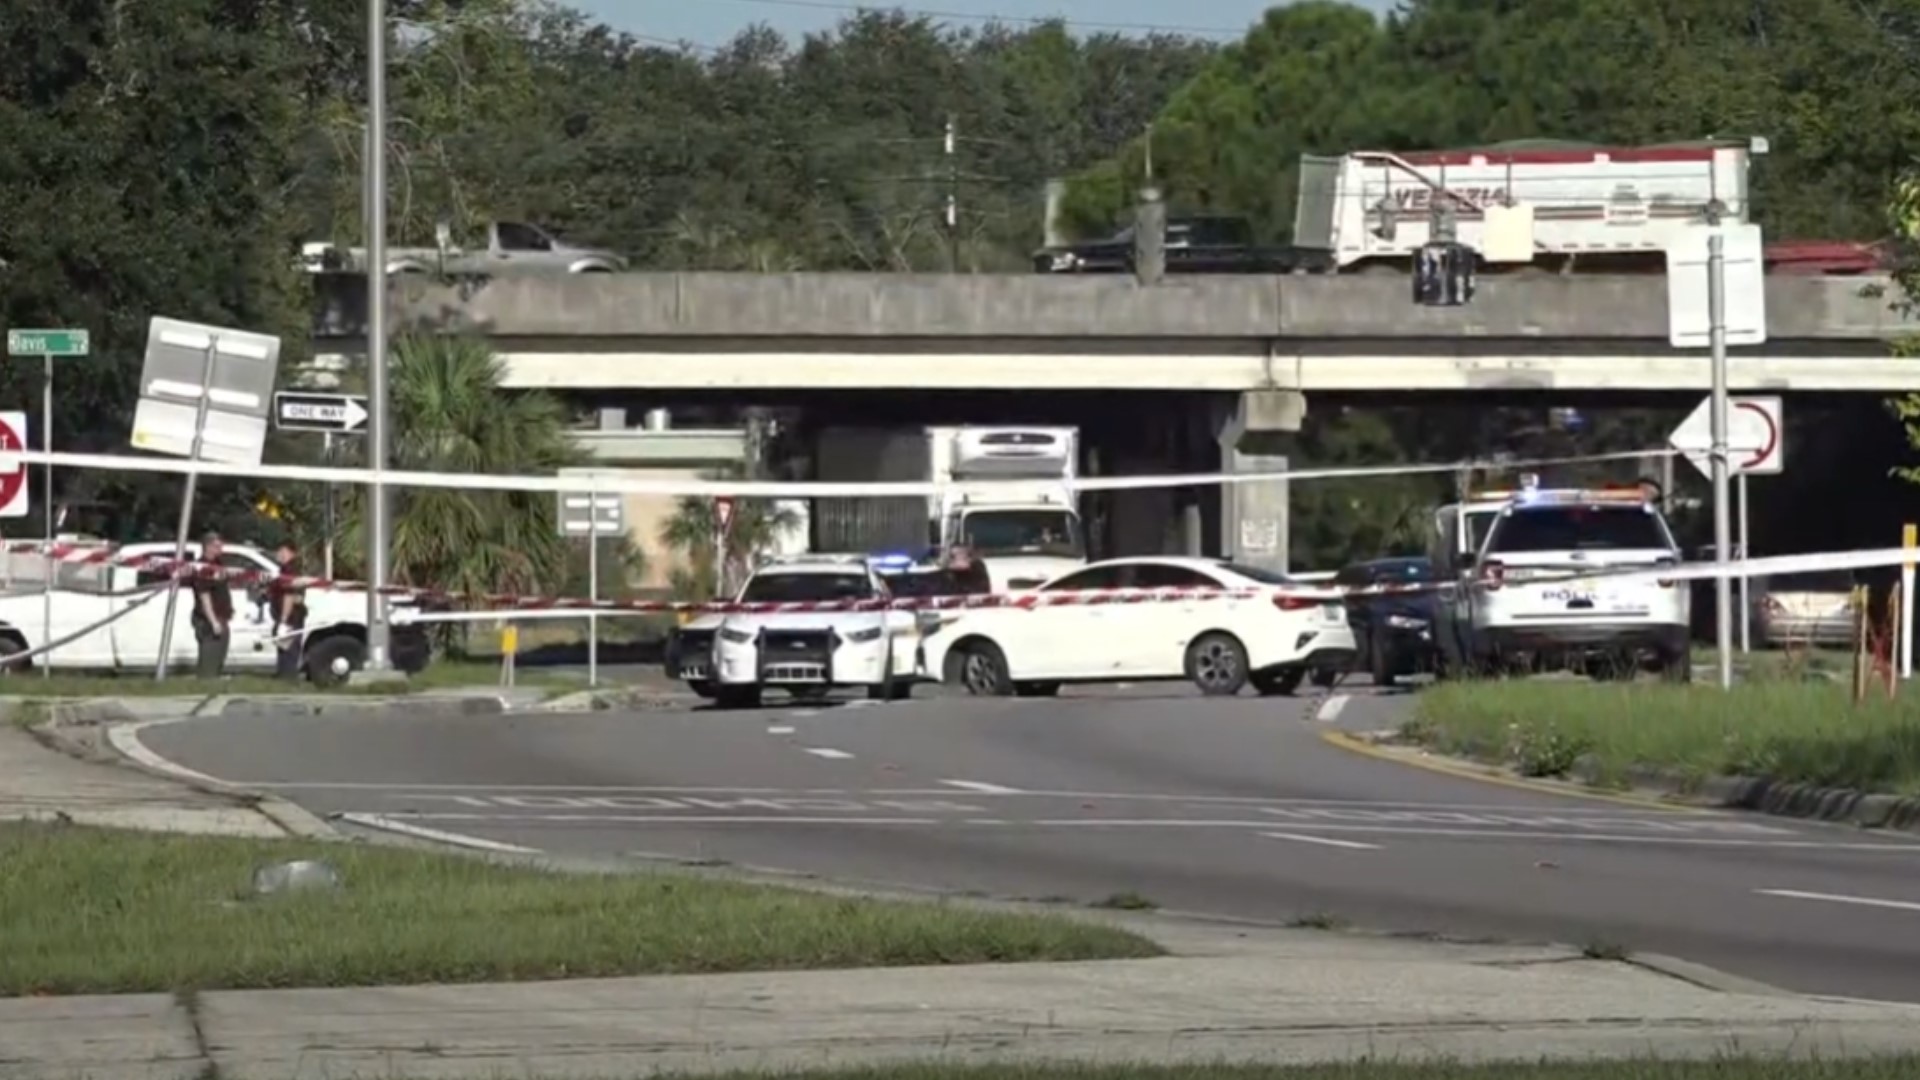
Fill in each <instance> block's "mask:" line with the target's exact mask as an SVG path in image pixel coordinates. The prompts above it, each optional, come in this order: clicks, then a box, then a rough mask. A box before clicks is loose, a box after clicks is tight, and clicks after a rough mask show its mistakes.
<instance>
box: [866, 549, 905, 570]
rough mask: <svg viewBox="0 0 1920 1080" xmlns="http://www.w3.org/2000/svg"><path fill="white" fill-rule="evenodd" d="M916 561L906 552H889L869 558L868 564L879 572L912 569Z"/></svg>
mask: <svg viewBox="0 0 1920 1080" xmlns="http://www.w3.org/2000/svg"><path fill="white" fill-rule="evenodd" d="M915 561H916V560H915V559H914V557H913V556H911V555H908V554H906V553H905V552H889V553H887V554H884V555H871V556H868V558H867V562H868V563H870V564H872V565H873V567H874V568H875V569H877V570H906V569H910V568H911V567H912V566H913V564H914V562H915Z"/></svg>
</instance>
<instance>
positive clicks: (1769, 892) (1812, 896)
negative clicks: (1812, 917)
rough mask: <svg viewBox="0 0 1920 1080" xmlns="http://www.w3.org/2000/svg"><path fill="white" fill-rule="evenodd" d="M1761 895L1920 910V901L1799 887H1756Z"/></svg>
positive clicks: (1899, 909) (1859, 905) (1900, 909)
mask: <svg viewBox="0 0 1920 1080" xmlns="http://www.w3.org/2000/svg"><path fill="white" fill-rule="evenodd" d="M1753 891H1754V892H1756V893H1759V894H1760V895H1761V896H1778V897H1780V898H1782V899H1786V900H1820V901H1824V902H1826V903H1829V904H1852V905H1854V906H1856V907H1874V908H1892V909H1894V910H1896V911H1920V903H1915V902H1914V901H1912V900H1881V899H1878V898H1877V897H1872V896H1846V895H1843V894H1841V893H1819V892H1801V891H1800V890H1798V889H1755V890H1753Z"/></svg>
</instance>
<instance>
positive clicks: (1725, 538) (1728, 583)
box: [1707, 225, 1733, 689]
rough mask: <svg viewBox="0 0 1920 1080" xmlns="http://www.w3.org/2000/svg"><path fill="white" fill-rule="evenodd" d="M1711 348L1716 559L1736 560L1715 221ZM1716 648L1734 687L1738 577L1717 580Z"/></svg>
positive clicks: (1710, 259) (1723, 297)
mask: <svg viewBox="0 0 1920 1080" xmlns="http://www.w3.org/2000/svg"><path fill="white" fill-rule="evenodd" d="M1707 318H1708V320H1709V322H1708V326H1707V347H1708V349H1709V350H1710V352H1711V355H1712V362H1713V393H1712V397H1711V401H1710V402H1709V404H1708V412H1709V414H1710V417H1711V420H1712V432H1713V435H1712V438H1713V452H1712V464H1713V551H1714V561H1715V562H1718V563H1721V564H1723V565H1725V564H1728V563H1731V562H1732V561H1733V522H1732V518H1733V514H1732V508H1731V507H1730V506H1729V505H1728V503H1729V499H1728V492H1727V487H1728V485H1727V472H1728V468H1727V255H1726V237H1725V236H1724V235H1722V234H1721V232H1720V230H1719V228H1718V226H1717V225H1716V226H1715V228H1714V231H1713V235H1711V236H1709V237H1707ZM1713 623H1714V639H1715V640H1714V648H1715V651H1716V652H1717V653H1718V654H1719V661H1720V686H1721V688H1722V689H1729V688H1731V687H1732V686H1733V579H1732V578H1730V577H1728V576H1727V575H1725V574H1720V575H1719V576H1717V577H1715V578H1714V579H1713Z"/></svg>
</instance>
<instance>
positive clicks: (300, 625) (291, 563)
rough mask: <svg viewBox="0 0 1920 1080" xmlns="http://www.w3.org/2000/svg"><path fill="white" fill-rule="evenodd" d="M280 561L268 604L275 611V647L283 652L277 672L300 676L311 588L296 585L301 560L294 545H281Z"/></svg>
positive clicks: (283, 675)
mask: <svg viewBox="0 0 1920 1080" xmlns="http://www.w3.org/2000/svg"><path fill="white" fill-rule="evenodd" d="M273 558H274V561H275V562H277V563H279V564H280V576H279V577H277V578H275V579H274V580H273V583H272V584H271V585H268V586H267V607H268V609H269V610H271V611H272V612H273V637H274V647H275V648H276V649H278V650H279V655H278V656H277V657H276V658H275V661H274V674H275V675H276V676H278V677H279V678H282V679H290V680H296V681H297V680H298V679H299V678H300V656H301V653H302V651H303V650H304V647H305V645H306V635H305V634H304V633H302V631H304V630H305V629H306V628H307V591H306V590H305V589H302V588H297V587H295V586H294V585H293V578H295V577H297V576H299V574H300V563H299V558H298V555H297V553H296V552H295V551H294V550H293V545H292V544H281V545H280V547H279V548H278V549H277V550H276V551H274V553H273Z"/></svg>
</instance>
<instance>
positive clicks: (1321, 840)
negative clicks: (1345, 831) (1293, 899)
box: [1260, 832, 1380, 851]
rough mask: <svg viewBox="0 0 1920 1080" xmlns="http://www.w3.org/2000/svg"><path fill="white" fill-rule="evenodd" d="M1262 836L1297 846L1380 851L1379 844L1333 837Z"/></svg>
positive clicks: (1278, 833) (1264, 833) (1292, 834)
mask: <svg viewBox="0 0 1920 1080" xmlns="http://www.w3.org/2000/svg"><path fill="white" fill-rule="evenodd" d="M1260 835H1261V836H1264V837H1267V838H1268V839H1271V840H1292V841H1293V842H1294V843H1296V844H1325V845H1326V846H1327V847H1337V848H1352V849H1354V850H1356V851H1379V850H1380V845H1379V844H1363V843H1361V842H1360V841H1358V840H1335V839H1334V838H1333V837H1331V836H1301V835H1300V834H1298V833H1284V832H1263V833H1261V834H1260Z"/></svg>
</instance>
